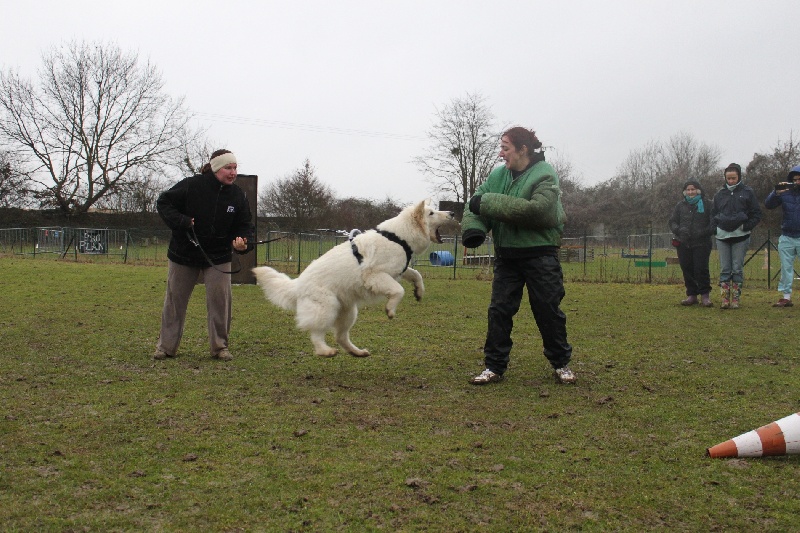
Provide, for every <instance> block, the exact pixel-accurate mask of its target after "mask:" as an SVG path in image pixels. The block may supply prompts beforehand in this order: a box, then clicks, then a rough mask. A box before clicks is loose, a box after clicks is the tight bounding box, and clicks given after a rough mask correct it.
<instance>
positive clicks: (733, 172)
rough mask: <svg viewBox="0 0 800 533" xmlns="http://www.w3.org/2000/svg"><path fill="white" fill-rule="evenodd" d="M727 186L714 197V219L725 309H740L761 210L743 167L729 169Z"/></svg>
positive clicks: (726, 170)
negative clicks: (746, 264) (746, 261)
mask: <svg viewBox="0 0 800 533" xmlns="http://www.w3.org/2000/svg"><path fill="white" fill-rule="evenodd" d="M724 174H725V185H723V186H722V188H721V189H720V190H719V191H717V194H715V195H714V208H713V210H712V216H713V217H714V225H715V226H716V227H717V251H718V252H719V265H720V272H719V286H720V291H721V293H722V304H720V308H721V309H738V308H739V299H740V297H741V294H742V285H743V284H744V256H745V255H746V254H747V247H748V246H749V245H750V232H751V231H753V228H755V227H756V225H758V223H759V222H760V221H761V208H760V207H759V205H758V198H756V194H755V193H754V192H753V189H751V188H750V187H748V186H747V185H745V184H744V183H743V182H742V167H740V166H739V165H737V164H736V163H731V164H730V165H728V166H727V167H726V168H725V172H724Z"/></svg>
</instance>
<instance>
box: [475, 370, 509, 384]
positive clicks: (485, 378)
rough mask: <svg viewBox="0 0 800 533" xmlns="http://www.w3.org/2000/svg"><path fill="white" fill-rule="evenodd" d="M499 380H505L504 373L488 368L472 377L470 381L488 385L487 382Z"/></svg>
mask: <svg viewBox="0 0 800 533" xmlns="http://www.w3.org/2000/svg"><path fill="white" fill-rule="evenodd" d="M498 381H503V375H502V374H495V373H494V372H492V371H491V370H489V369H488V368H487V369H486V370H484V371H483V372H481V373H480V374H478V375H477V376H475V377H474V378H472V379H471V380H470V383H472V384H473V385H486V384H487V383H497V382H498Z"/></svg>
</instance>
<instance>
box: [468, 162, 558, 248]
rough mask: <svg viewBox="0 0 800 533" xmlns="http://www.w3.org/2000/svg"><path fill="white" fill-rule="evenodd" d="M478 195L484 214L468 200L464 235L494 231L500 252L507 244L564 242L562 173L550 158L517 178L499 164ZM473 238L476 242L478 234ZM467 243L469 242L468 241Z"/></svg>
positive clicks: (513, 246)
mask: <svg viewBox="0 0 800 533" xmlns="http://www.w3.org/2000/svg"><path fill="white" fill-rule="evenodd" d="M540 157H541V156H540ZM542 159H543V157H542ZM475 195H476V196H481V201H480V215H476V214H474V213H472V212H471V211H470V210H469V202H467V205H466V206H465V208H464V216H463V218H462V221H461V229H462V236H467V235H470V236H473V237H474V236H475V235H478V234H480V233H483V235H484V236H485V235H486V234H487V233H489V232H491V233H492V239H493V240H494V246H495V248H496V249H497V251H498V255H503V254H502V249H504V248H512V249H525V248H533V247H538V246H561V234H562V233H563V232H564V221H565V219H566V217H565V215H564V207H563V206H562V205H561V189H560V187H559V182H558V175H557V174H556V171H555V169H553V167H552V166H551V165H550V164H549V163H547V162H546V161H544V160H541V161H539V162H537V163H535V164H534V165H533V166H532V167H530V168H529V169H528V170H526V171H525V172H524V173H523V174H521V175H519V176H518V177H517V178H516V179H514V178H513V176H512V175H511V171H510V170H509V169H508V168H506V167H505V165H503V166H499V167H497V168H495V169H494V170H492V172H491V173H490V174H489V177H488V178H486V181H484V182H483V183H482V184H481V185H480V186H479V187H478V190H476V191H475ZM470 240H472V243H474V242H476V241H475V240H474V238H473V239H470ZM465 241H466V240H465ZM480 241H481V242H482V239H480ZM479 244H480V242H478V244H475V245H474V246H477V245H479ZM465 245H466V246H469V244H468V243H467V242H465ZM474 246H470V247H474ZM509 251H512V250H509Z"/></svg>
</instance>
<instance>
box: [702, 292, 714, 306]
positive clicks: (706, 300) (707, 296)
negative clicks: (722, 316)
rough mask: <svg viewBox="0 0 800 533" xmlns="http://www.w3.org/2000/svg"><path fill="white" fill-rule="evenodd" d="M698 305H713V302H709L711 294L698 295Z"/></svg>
mask: <svg viewBox="0 0 800 533" xmlns="http://www.w3.org/2000/svg"><path fill="white" fill-rule="evenodd" d="M700 305H702V306H703V307H714V304H713V303H711V295H710V294H708V293H705V294H701V295H700Z"/></svg>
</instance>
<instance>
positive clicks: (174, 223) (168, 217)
mask: <svg viewBox="0 0 800 533" xmlns="http://www.w3.org/2000/svg"><path fill="white" fill-rule="evenodd" d="M236 176H237V163H236V157H235V156H234V155H233V153H231V151H230V150H217V151H216V152H214V153H213V154H211V158H210V160H209V162H208V163H206V164H205V165H204V166H203V168H202V169H201V173H200V174H197V175H195V176H191V177H188V178H185V179H183V180H181V181H179V182H178V183H177V184H175V185H174V186H173V187H171V188H170V189H169V190H166V191H164V192H163V193H161V195H160V196H159V197H158V201H157V202H156V208H157V210H158V214H159V215H161V218H162V219H163V220H164V222H165V223H166V224H167V226H169V228H170V229H171V230H172V238H171V240H170V242H169V250H168V251H167V257H168V259H169V269H168V273H167V291H166V295H165V297H164V308H163V310H162V312H161V333H160V335H159V338H158V344H157V345H156V351H155V353H154V354H153V359H156V360H162V359H166V358H168V357H175V356H176V354H177V351H178V346H179V344H180V341H181V336H182V335H183V328H184V324H185V322H186V309H187V307H188V305H189V298H190V297H191V295H192V291H193V290H194V286H195V284H197V283H198V281H200V282H202V283H204V284H205V286H206V309H207V310H208V341H209V346H210V350H211V356H212V357H214V358H217V359H222V360H230V359H232V358H233V356H232V355H231V352H230V350H229V348H228V336H229V334H230V329H231V277H230V274H231V260H232V249H233V250H234V251H236V252H237V253H240V254H243V253H247V252H248V251H249V250H250V249H252V244H250V245H248V241H249V242H253V241H254V240H255V239H253V235H254V234H255V230H254V227H253V223H252V216H251V214H250V206H249V204H248V202H247V198H246V196H245V194H244V191H242V189H240V188H239V187H238V186H237V185H235V183H234V182H235V181H236ZM201 276H202V277H201Z"/></svg>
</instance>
